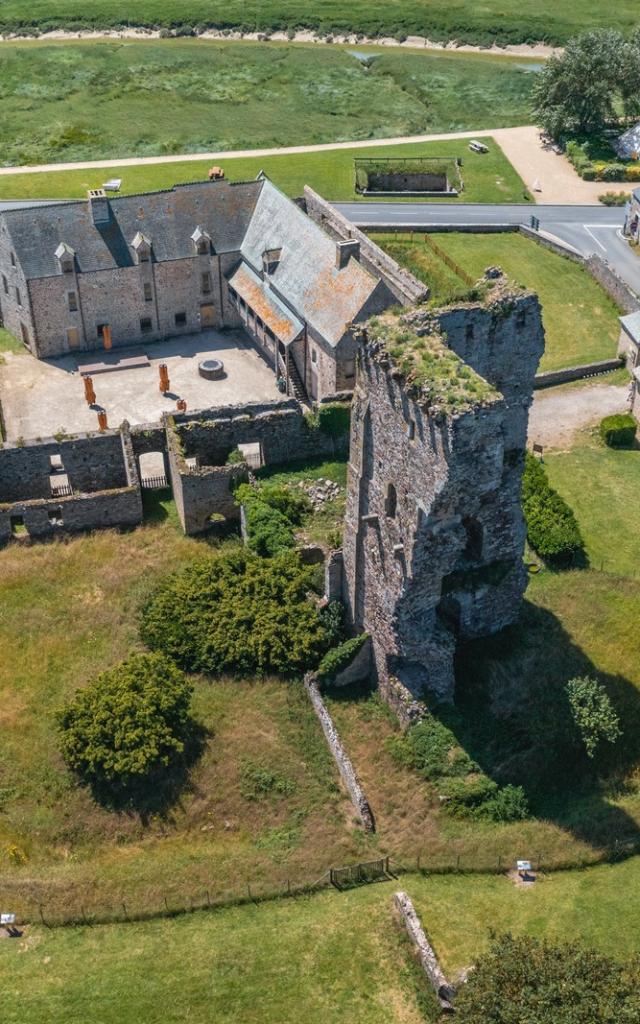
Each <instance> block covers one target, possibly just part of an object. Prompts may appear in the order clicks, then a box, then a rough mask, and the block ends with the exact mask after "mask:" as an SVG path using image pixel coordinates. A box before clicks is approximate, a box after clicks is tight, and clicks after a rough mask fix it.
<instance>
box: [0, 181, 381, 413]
mask: <svg viewBox="0 0 640 1024" xmlns="http://www.w3.org/2000/svg"><path fill="white" fill-rule="evenodd" d="M311 195H313V194H311ZM318 198H319V197H318ZM302 205H304V203H303V204H302ZM357 234H359V233H357ZM0 274H1V278H0V322H3V323H4V326H5V327H6V328H7V329H8V330H9V331H10V332H11V333H12V334H14V335H15V336H16V337H17V338H19V339H21V340H22V341H23V342H24V344H25V345H27V346H28V348H29V349H30V350H31V352H32V354H33V355H34V356H37V357H39V358H48V357H55V356H60V355H64V354H67V353H69V352H74V351H76V350H78V351H79V350H87V349H94V350H95V349H97V350H100V349H110V348H111V347H117V346H130V345H138V344H141V343H142V344H147V343H153V342H154V341H157V340H163V339H165V338H168V337H173V336H177V335H181V334H192V333H194V332H197V331H200V330H204V329H206V328H216V329H224V328H243V329H244V330H245V331H246V332H247V333H248V334H249V335H250V337H251V338H252V339H253V341H254V343H255V344H257V346H258V348H259V349H260V351H261V352H262V354H263V355H264V357H265V359H266V360H267V361H268V363H269V364H270V365H271V367H272V368H273V370H274V373H275V374H276V375H277V376H278V377H282V378H283V380H285V381H286V385H287V387H286V390H287V393H288V394H290V395H295V396H296V397H298V398H302V399H306V398H307V397H308V398H311V399H317V398H321V397H322V396H323V395H327V394H331V393H334V392H336V391H341V390H345V389H351V388H352V387H353V382H354V377H355V368H354V359H355V342H354V338H353V332H352V325H353V324H354V323H357V322H359V321H364V320H366V319H367V318H368V317H369V316H371V315H372V314H374V313H376V312H379V311H381V310H383V309H385V308H387V307H388V306H389V305H391V304H392V303H394V302H396V301H397V296H396V295H394V294H393V292H392V291H391V290H390V288H389V286H388V284H387V283H386V282H385V281H384V280H383V279H381V277H380V275H379V274H377V273H376V272H375V267H372V266H370V265H369V266H368V265H366V260H363V259H362V258H361V253H360V241H359V240H358V238H355V237H353V232H351V233H347V234H346V237H339V236H336V235H335V233H334V237H332V236H331V235H330V234H329V233H328V232H327V231H326V230H324V229H323V228H322V227H320V225H319V224H318V223H316V221H315V220H314V219H313V218H312V217H311V216H308V215H307V214H306V213H305V212H304V210H303V209H302V208H301V205H300V204H296V203H295V202H293V201H291V200H290V199H288V198H287V197H286V196H285V195H284V194H283V193H282V192H280V191H279V189H277V188H276V187H275V186H274V185H273V184H272V183H271V182H270V181H269V180H268V179H267V178H266V177H265V176H264V175H262V174H261V175H260V176H259V177H258V178H257V179H256V180H255V181H249V182H240V183H229V182H227V181H214V182H199V183H194V184H189V185H179V186H176V187H174V188H172V189H168V190H165V191H161V192H152V193H148V194H145V195H134V196H121V197H114V198H110V197H108V196H107V195H106V194H105V193H104V192H103V191H102V190H97V191H92V192H90V193H89V195H88V198H87V199H86V200H83V201H73V202H62V203H51V204H47V205H40V206H35V207H31V208H22V209H15V210H9V211H6V212H4V213H2V214H1V215H0Z"/></svg>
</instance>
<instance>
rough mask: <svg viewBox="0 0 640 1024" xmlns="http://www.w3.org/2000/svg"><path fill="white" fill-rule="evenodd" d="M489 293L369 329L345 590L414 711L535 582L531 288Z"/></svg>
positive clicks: (537, 347)
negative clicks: (525, 499) (530, 493)
mask: <svg viewBox="0 0 640 1024" xmlns="http://www.w3.org/2000/svg"><path fill="white" fill-rule="evenodd" d="M483 287H484V290H485V292H486V294H485V297H484V299H483V301H480V302H478V303H474V304H465V305H461V306H458V307H455V308H447V309H443V310H440V311H437V312H433V311H431V310H428V309H426V308H423V309H414V310H412V311H410V312H406V313H404V314H402V313H401V314H399V315H398V314H391V313H390V314H384V315H383V316H381V317H379V318H374V320H372V321H370V323H369V325H368V326H367V329H366V331H364V332H363V336H362V339H361V340H362V346H361V352H360V356H359V365H358V371H357V384H356V389H355V395H354V403H353V411H352V427H351V454H350V465H349V482H348V493H347V512H346V523H345V526H346V529H345V541H344V549H343V555H344V589H345V599H346V602H347V606H348V609H349V614H350V616H351V620H352V623H353V625H354V627H355V628H356V629H358V630H366V631H367V632H369V633H370V634H371V638H372V642H373V651H374V661H375V671H376V675H377V679H378V683H379V685H380V688H381V690H382V692H383V694H384V695H385V696H386V698H387V699H388V700H389V701H390V703H392V704H393V705H394V706H395V707H396V709H397V710H398V712H399V713H400V715H401V718H404V719H405V720H406V719H407V718H408V717H410V716H411V711H412V707H413V701H414V700H415V699H419V698H421V697H422V696H423V695H428V694H429V693H431V694H434V695H436V696H437V697H438V698H439V699H443V700H451V699H452V698H453V692H454V672H453V658H454V652H455V647H456V642H457V639H458V638H459V637H460V638H461V637H477V636H483V635H486V634H490V633H493V632H496V631H497V630H499V629H502V628H503V627H504V626H506V625H508V624H509V623H511V622H513V621H514V620H515V619H516V617H517V615H518V613H519V610H520V604H521V599H522V596H523V593H524V590H525V587H526V570H525V567H524V565H523V549H524V540H525V527H524V521H523V516H522V510H521V503H520V490H521V477H522V469H523V464H524V453H525V444H526V431H527V420H528V411H529V406H530V404H531V400H532V389H533V380H534V375H535V372H536V368H537V366H538V362H539V360H540V356H541V355H542V351H543V348H544V332H543V328H542V322H541V317H540V306H539V303H538V300H537V298H536V296H535V295H532V294H530V293H525V292H522V291H517V290H512V289H510V288H509V287H508V285H507V283H506V281H505V279H504V278H503V277H502V276H499V277H494V278H493V279H491V280H487V281H486V283H485V284H484V286H483Z"/></svg>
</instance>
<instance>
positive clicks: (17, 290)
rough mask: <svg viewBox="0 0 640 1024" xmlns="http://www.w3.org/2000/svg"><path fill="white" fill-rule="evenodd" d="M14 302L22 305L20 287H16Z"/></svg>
mask: <svg viewBox="0 0 640 1024" xmlns="http://www.w3.org/2000/svg"><path fill="white" fill-rule="evenodd" d="M16 302H17V303H18V305H19V306H21V305H22V296H21V295H20V289H19V288H16Z"/></svg>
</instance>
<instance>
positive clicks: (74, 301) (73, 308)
mask: <svg viewBox="0 0 640 1024" xmlns="http://www.w3.org/2000/svg"><path fill="white" fill-rule="evenodd" d="M67 301H68V303H69V312H70V313H77V312H78V297H77V295H76V293H75V292H67Z"/></svg>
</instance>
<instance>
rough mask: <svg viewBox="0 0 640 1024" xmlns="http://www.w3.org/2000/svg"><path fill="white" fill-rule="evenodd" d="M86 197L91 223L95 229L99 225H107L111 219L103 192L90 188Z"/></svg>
mask: <svg viewBox="0 0 640 1024" xmlns="http://www.w3.org/2000/svg"><path fill="white" fill-rule="evenodd" d="M88 197H89V207H90V209H91V219H92V221H93V223H94V224H95V225H96V227H98V226H99V225H101V224H108V223H109V221H110V219H111V212H110V210H109V200H108V199H107V193H106V192H105V190H104V189H103V188H90V189H89V193H88Z"/></svg>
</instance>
